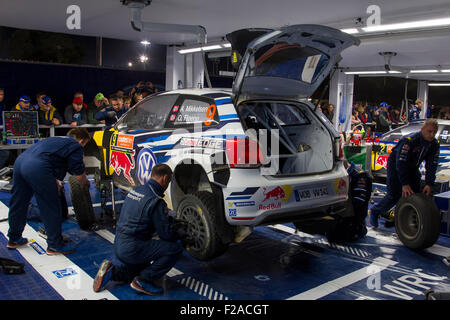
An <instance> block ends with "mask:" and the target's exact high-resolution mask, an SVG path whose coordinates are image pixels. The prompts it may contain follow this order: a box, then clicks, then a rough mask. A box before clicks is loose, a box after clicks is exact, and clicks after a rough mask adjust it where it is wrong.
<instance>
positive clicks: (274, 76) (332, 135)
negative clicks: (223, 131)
mask: <svg viewBox="0 0 450 320" xmlns="http://www.w3.org/2000/svg"><path fill="white" fill-rule="evenodd" d="M227 39H228V40H229V41H230V42H231V44H232V54H233V56H232V59H236V60H237V63H239V67H238V71H237V74H236V78H235V79H234V83H233V100H234V103H235V105H236V106H237V111H238V113H239V115H240V116H241V118H242V119H243V120H244V123H245V126H246V129H247V130H248V129H254V130H250V131H251V132H253V133H249V132H248V131H247V135H249V136H251V137H252V138H253V139H256V140H257V141H258V143H259V145H260V148H261V150H262V151H263V153H264V158H265V162H266V163H267V162H268V160H270V163H271V170H267V171H266V172H268V174H270V175H274V176H285V175H305V174H306V175H307V174H317V173H322V172H327V171H330V170H332V169H333V166H334V159H335V158H337V157H338V155H337V154H336V153H337V152H336V149H337V148H336V145H338V144H339V141H338V139H339V138H338V137H339V135H338V134H337V132H336V131H335V130H334V128H332V126H331V124H330V123H328V122H327V120H325V118H324V117H321V116H320V115H319V114H317V113H315V112H314V110H313V108H312V105H311V104H309V103H307V102H306V101H305V100H306V99H307V98H308V97H310V96H311V95H312V94H313V93H314V91H315V90H316V89H317V88H318V87H319V86H320V84H321V83H322V82H323V80H324V79H325V78H326V77H327V76H328V74H329V73H330V72H331V70H332V69H333V67H334V66H335V65H336V64H337V62H338V61H339V60H340V59H341V56H340V53H341V52H342V51H343V50H344V49H346V48H348V47H350V46H351V45H359V43H360V41H359V40H358V39H356V38H354V37H353V36H351V35H349V34H346V33H343V32H341V31H340V30H337V29H333V28H329V27H325V26H320V25H293V26H288V27H284V28H281V29H279V30H268V29H243V30H238V31H235V32H233V33H231V34H229V35H227ZM247 43H248V45H245V44H247ZM244 48H245V50H244ZM234 62H236V61H234ZM321 118H322V119H321ZM272 137H274V138H275V139H272ZM274 163H276V165H275V166H274V165H273V164H274Z"/></svg>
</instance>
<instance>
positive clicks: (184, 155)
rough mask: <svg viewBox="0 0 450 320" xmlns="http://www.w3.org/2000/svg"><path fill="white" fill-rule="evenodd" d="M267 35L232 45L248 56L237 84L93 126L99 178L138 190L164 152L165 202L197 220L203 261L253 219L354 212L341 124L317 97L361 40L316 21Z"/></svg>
mask: <svg viewBox="0 0 450 320" xmlns="http://www.w3.org/2000/svg"><path fill="white" fill-rule="evenodd" d="M240 34H245V37H246V38H247V39H249V35H251V34H252V30H248V29H247V30H243V31H239V32H236V33H233V36H232V37H230V38H232V45H233V49H234V50H236V49H235V48H237V47H239V46H237V45H236V43H237V42H238V41H239V39H240V38H242V37H240ZM257 35H258V36H253V39H251V41H250V43H249V44H248V45H245V46H242V43H240V48H241V51H240V52H236V51H234V52H235V54H237V53H239V56H240V60H241V62H240V64H239V70H238V71H237V75H236V78H235V80H234V83H233V88H232V89H181V90H175V91H169V92H163V93H159V94H155V95H152V96H149V97H147V98H146V99H144V100H142V101H141V102H139V103H138V104H136V105H135V106H133V107H132V108H131V109H130V110H129V111H128V112H127V113H126V114H125V115H123V116H122V117H121V118H120V119H119V120H118V122H117V123H116V124H115V125H114V127H113V128H111V129H110V130H108V131H98V132H95V133H94V136H93V141H94V142H95V145H96V146H95V148H94V149H95V152H91V154H90V156H94V157H95V158H96V159H97V160H98V161H97V164H98V165H97V166H93V167H92V166H91V169H95V172H96V175H97V177H96V181H97V185H101V184H104V181H106V179H112V181H113V183H114V185H115V186H116V187H119V188H122V189H125V190H130V189H132V188H133V187H136V186H138V185H140V184H145V183H146V182H147V181H149V179H150V173H151V169H152V167H153V166H154V165H155V164H156V163H166V164H167V165H169V166H170V167H171V168H172V170H173V172H174V177H173V180H172V182H171V185H170V186H169V188H168V190H167V192H166V201H167V203H168V205H169V207H171V208H173V209H174V210H176V214H177V217H178V218H179V219H183V220H185V221H187V222H188V224H189V228H190V233H191V234H192V235H194V238H195V239H194V243H193V244H191V245H190V246H189V247H188V248H187V250H188V252H189V253H190V254H191V255H192V256H193V257H195V258H197V259H200V260H208V259H211V258H214V257H217V256H219V255H220V254H222V253H223V252H224V251H225V250H226V248H227V246H228V245H229V244H230V243H232V242H239V241H240V240H242V239H243V238H244V237H245V236H246V235H248V234H249V233H250V231H251V230H252V228H253V227H255V226H259V225H267V224H277V223H280V222H294V224H295V225H296V226H297V227H298V228H300V229H302V230H313V231H315V232H319V229H321V228H322V229H323V227H324V225H325V224H326V222H329V221H333V220H336V219H338V218H339V217H341V216H346V215H348V214H349V213H348V210H346V204H347V200H348V186H349V181H348V175H347V171H346V169H345V168H344V165H343V149H342V143H341V142H340V137H339V134H338V133H337V132H336V130H335V129H334V128H333V126H332V124H331V123H330V122H329V121H328V120H327V119H326V118H325V117H324V116H323V114H322V113H321V112H320V111H318V110H317V108H316V107H315V106H314V105H313V104H311V103H310V102H308V97H309V96H310V95H311V94H312V93H313V92H314V91H315V90H316V89H317V87H318V86H319V85H320V84H321V82H322V81H323V80H324V79H325V78H326V77H327V75H328V74H329V72H330V71H331V70H332V68H334V66H335V65H336V63H337V62H338V61H339V60H340V52H341V51H342V50H344V49H345V48H347V47H349V46H351V45H356V44H359V40H357V39H356V38H354V37H352V36H350V35H348V34H345V33H342V32H341V31H339V30H336V29H332V28H328V27H324V26H317V25H294V26H289V27H285V28H281V29H279V30H264V31H261V30H258V32H257ZM250 38H252V36H250ZM247 43H248V42H247ZM90 150H91V151H92V150H93V149H92V148H91V149H90ZM88 156H89V155H88ZM316 227H317V228H316ZM307 232H308V231H307Z"/></svg>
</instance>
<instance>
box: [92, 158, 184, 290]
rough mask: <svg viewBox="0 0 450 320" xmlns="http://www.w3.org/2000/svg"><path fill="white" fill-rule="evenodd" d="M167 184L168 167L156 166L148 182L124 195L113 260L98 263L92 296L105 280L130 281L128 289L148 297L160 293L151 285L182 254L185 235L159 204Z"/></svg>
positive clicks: (155, 286) (102, 286)
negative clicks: (182, 242)
mask: <svg viewBox="0 0 450 320" xmlns="http://www.w3.org/2000/svg"><path fill="white" fill-rule="evenodd" d="M171 180H172V170H171V169H170V167H169V166H167V165H166V164H157V165H155V166H154V167H153V169H152V172H151V179H150V181H149V182H148V183H147V184H145V185H142V186H139V187H137V188H135V189H133V190H132V191H130V192H129V193H128V195H127V197H126V198H125V201H124V203H123V206H122V209H121V211H120V218H119V221H118V222H117V231H116V237H115V240H114V253H115V256H114V259H113V262H111V261H109V260H104V261H103V262H102V264H101V266H100V268H99V270H98V272H97V275H96V277H95V279H94V284H93V289H94V291H95V292H98V291H102V290H103V289H104V288H105V286H106V285H107V283H108V281H109V280H113V281H119V282H130V281H131V284H130V286H131V288H133V289H134V290H136V291H138V292H141V293H144V294H148V295H155V294H160V293H162V292H163V289H162V288H161V287H160V286H158V285H157V284H156V283H155V281H156V280H158V279H159V278H161V277H163V276H164V275H165V274H166V273H167V272H168V271H169V270H170V269H171V268H172V267H173V266H174V265H175V263H176V262H177V260H178V258H179V257H180V255H181V253H182V245H181V243H180V241H178V240H179V239H181V238H182V237H183V235H186V233H185V232H183V231H182V230H184V231H185V229H184V228H183V226H182V224H181V223H180V222H176V221H175V219H173V218H172V217H171V216H169V215H168V212H169V211H168V208H167V204H166V202H165V201H164V200H163V197H164V191H165V190H166V189H167V187H168V186H169V183H170V181H171ZM155 233H156V235H158V237H159V239H158V238H155V237H154V235H155Z"/></svg>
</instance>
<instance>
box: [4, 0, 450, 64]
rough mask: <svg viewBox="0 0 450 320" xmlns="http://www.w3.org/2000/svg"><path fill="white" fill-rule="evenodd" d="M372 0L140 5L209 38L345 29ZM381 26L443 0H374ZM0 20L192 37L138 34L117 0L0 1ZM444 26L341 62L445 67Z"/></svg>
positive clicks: (421, 14)
mask: <svg viewBox="0 0 450 320" xmlns="http://www.w3.org/2000/svg"><path fill="white" fill-rule="evenodd" d="M373 2H374V1H372V0H340V1H332V0H314V1H313V0H307V1H306V0H280V1H268V0H246V1H242V0H227V1H219V0H189V1H186V0H153V1H152V3H151V5H150V6H148V7H146V8H144V9H143V12H142V20H143V21H148V22H153V23H173V24H189V25H202V26H204V27H205V28H206V31H207V35H208V39H209V40H212V39H220V38H221V37H223V36H225V34H226V33H228V32H231V31H234V30H237V29H240V28H246V27H267V28H275V27H280V26H283V25H289V24H300V23H313V24H325V25H330V26H335V27H340V28H343V27H352V26H353V24H354V21H355V20H356V18H358V17H362V18H363V19H365V18H366V17H367V16H369V14H367V13H366V9H367V7H368V6H369V5H371V4H373ZM72 4H76V5H78V6H79V7H80V8H81V30H68V28H67V27H66V20H67V18H68V16H69V15H68V14H67V13H66V10H67V7H68V6H69V5H72ZM376 4H377V5H378V6H379V7H380V8H381V21H382V23H388V22H404V21H411V20H418V19H419V20H420V19H425V18H427V17H429V18H435V17H450V2H449V0H427V1H426V3H425V2H424V1H423V0H396V1H392V0H379V1H376ZM0 6H1V8H2V10H1V11H0V25H2V26H8V27H15V28H23V29H34V30H44V31H53V32H63V33H69V34H76V35H87V36H102V37H107V38H115V39H127V40H135V41H141V40H143V39H148V40H149V41H151V42H153V43H157V44H181V43H183V42H184V43H193V42H195V39H196V38H195V36H193V35H188V34H169V33H153V32H152V33H148V32H137V31H135V30H133V29H132V28H131V24H130V12H129V9H128V8H127V7H125V6H124V5H122V3H121V1H120V0H95V1H93V0H57V1H56V0H39V1H35V0H0ZM449 37H450V30H443V31H432V32H427V33H423V32H422V33H421V32H419V33H416V34H414V33H413V34H408V35H407V36H403V35H401V36H398V35H397V36H383V37H377V38H375V39H373V38H372V39H362V43H361V45H360V46H359V47H354V48H350V49H348V50H346V51H345V52H344V54H343V60H342V61H341V63H340V66H343V67H369V66H381V65H384V59H383V57H381V56H380V55H378V52H380V51H395V52H397V56H396V57H394V58H392V61H391V64H392V65H398V66H430V65H446V66H449V67H450V41H448V39H449Z"/></svg>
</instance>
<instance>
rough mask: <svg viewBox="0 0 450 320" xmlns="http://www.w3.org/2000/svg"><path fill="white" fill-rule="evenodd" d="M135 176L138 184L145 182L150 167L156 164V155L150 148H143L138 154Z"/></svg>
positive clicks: (150, 170)
mask: <svg viewBox="0 0 450 320" xmlns="http://www.w3.org/2000/svg"><path fill="white" fill-rule="evenodd" d="M137 162H138V163H137V164H138V167H137V173H136V175H137V178H138V181H139V183H140V184H146V183H147V182H148V181H149V180H150V175H151V173H152V168H153V166H154V165H155V164H156V157H155V155H154V154H153V152H152V150H150V148H144V149H142V150H141V151H140V152H139V155H138V161H137Z"/></svg>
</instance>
